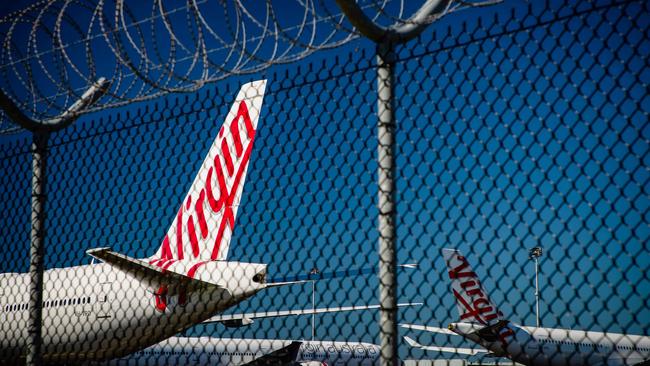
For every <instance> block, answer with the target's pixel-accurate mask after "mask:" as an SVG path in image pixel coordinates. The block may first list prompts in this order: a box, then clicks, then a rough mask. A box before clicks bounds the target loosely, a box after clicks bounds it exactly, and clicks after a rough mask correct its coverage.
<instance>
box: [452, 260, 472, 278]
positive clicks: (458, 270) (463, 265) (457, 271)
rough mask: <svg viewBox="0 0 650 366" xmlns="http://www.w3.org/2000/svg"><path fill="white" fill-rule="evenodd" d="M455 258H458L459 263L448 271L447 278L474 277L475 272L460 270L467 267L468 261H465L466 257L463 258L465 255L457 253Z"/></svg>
mask: <svg viewBox="0 0 650 366" xmlns="http://www.w3.org/2000/svg"><path fill="white" fill-rule="evenodd" d="M456 259H458V260H459V261H460V262H461V263H460V265H458V266H457V267H456V268H454V269H452V270H451V271H449V278H451V279H452V280H454V279H457V278H461V277H476V273H474V272H473V271H469V272H461V271H462V270H463V269H465V268H467V267H469V263H468V262H467V259H465V257H463V256H460V255H457V256H456Z"/></svg>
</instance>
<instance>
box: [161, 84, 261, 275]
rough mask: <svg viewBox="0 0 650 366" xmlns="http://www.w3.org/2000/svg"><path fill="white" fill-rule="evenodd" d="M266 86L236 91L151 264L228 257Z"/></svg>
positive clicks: (247, 85) (242, 88)
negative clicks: (233, 100)
mask: <svg viewBox="0 0 650 366" xmlns="http://www.w3.org/2000/svg"><path fill="white" fill-rule="evenodd" d="M265 88H266V80H258V81H254V82H250V83H247V84H244V85H243V86H242V87H241V89H240V90H239V93H238V94H237V97H236V98H235V102H234V103H233V105H232V106H231V107H230V111H229V112H228V115H227V117H226V120H225V122H224V123H223V125H222V126H221V128H220V129H219V133H218V134H217V137H216V138H215V139H214V141H213V142H212V146H211V147H210V150H209V151H208V154H207V156H206V157H205V160H204V161H203V164H201V168H200V169H199V172H198V174H197V175H196V177H195V178H194V181H193V183H192V185H191V187H190V189H189V191H188V193H187V196H185V199H184V200H183V201H182V203H181V206H180V208H179V209H178V212H177V214H176V217H175V218H174V220H173V222H172V224H171V226H170V227H169V230H168V231H167V234H166V235H165V237H164V239H163V241H162V244H161V245H160V248H159V249H158V251H157V252H156V254H155V255H154V256H153V257H150V258H149V261H150V262H151V263H153V264H156V265H163V264H164V263H165V262H167V263H169V262H172V261H176V260H183V259H191V260H196V261H210V260H225V259H226V258H227V256H228V248H229V246H230V239H231V237H232V233H233V229H234V227H235V219H236V217H237V209H238V208H239V204H240V199H241V195H242V191H243V187H244V180H245V179H246V172H247V170H248V163H249V162H250V156H251V150H252V148H253V142H254V140H255V132H256V131H257V121H258V119H259V115H260V109H261V108H262V100H263V98H264V90H265ZM207 132H208V131H206V133H207ZM154 262H155V263H154Z"/></svg>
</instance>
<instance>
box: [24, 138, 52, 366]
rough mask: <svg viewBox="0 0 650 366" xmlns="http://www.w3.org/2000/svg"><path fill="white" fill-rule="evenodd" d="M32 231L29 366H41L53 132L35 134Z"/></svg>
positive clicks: (33, 144) (33, 145) (33, 147)
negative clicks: (49, 156) (49, 158)
mask: <svg viewBox="0 0 650 366" xmlns="http://www.w3.org/2000/svg"><path fill="white" fill-rule="evenodd" d="M32 137H33V140H32V154H33V160H32V230H31V234H30V236H31V244H30V250H29V257H30V263H29V279H30V281H29V319H30V320H31V321H30V322H29V325H28V337H29V339H28V345H27V347H28V349H27V365H40V364H41V363H42V359H41V342H42V341H41V325H42V307H41V304H42V303H43V261H44V258H43V254H44V243H45V219H46V215H45V203H46V197H47V196H46V194H47V193H46V190H47V165H46V164H47V141H48V137H49V133H47V132H44V133H34V134H33V135H32Z"/></svg>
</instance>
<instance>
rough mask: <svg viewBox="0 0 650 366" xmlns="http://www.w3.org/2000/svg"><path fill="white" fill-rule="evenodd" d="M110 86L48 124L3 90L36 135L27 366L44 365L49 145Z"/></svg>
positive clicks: (5, 103) (3, 100)
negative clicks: (52, 136) (52, 135)
mask: <svg viewBox="0 0 650 366" xmlns="http://www.w3.org/2000/svg"><path fill="white" fill-rule="evenodd" d="M109 86H110V83H109V82H108V80H106V79H105V78H99V79H98V80H97V81H96V82H95V83H94V84H93V85H91V86H90V88H88V90H86V92H84V93H83V94H82V95H81V98H79V100H77V101H76V102H75V103H73V104H72V105H71V106H70V107H69V108H68V109H67V110H65V111H64V112H63V113H62V114H61V115H60V116H58V117H56V118H51V119H48V120H33V119H31V118H29V117H27V116H26V115H25V114H23V112H22V111H21V110H20V108H18V106H17V105H16V104H15V103H14V102H13V100H11V99H10V98H9V97H8V96H7V95H6V94H5V93H4V92H3V91H2V90H0V108H2V110H3V111H4V112H5V114H6V115H7V117H9V118H10V119H11V120H12V121H13V122H14V123H16V124H18V125H19V126H21V127H22V128H24V129H26V130H29V131H31V132H32V153H33V161H32V174H33V175H32V230H31V233H30V236H31V240H30V250H29V320H28V324H27V334H28V335H27V338H28V339H27V341H28V342H27V355H26V364H27V365H40V364H42V361H43V360H42V357H41V356H42V353H41V344H42V337H41V328H42V323H43V312H42V305H43V269H44V265H43V261H44V257H45V235H46V230H45V219H46V214H45V202H46V189H47V169H46V167H47V141H48V138H49V136H50V133H51V132H54V131H58V130H61V129H63V128H65V127H67V126H69V125H70V124H71V123H72V122H74V121H75V120H76V119H77V118H78V117H79V115H80V113H81V112H82V111H83V110H84V109H86V108H87V107H89V106H90V105H92V104H93V103H95V102H96V101H97V100H98V99H99V98H100V97H101V96H102V95H104V94H105V93H106V92H107V91H108V88H109Z"/></svg>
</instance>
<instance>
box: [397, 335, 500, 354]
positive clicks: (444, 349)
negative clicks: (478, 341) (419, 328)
mask: <svg viewBox="0 0 650 366" xmlns="http://www.w3.org/2000/svg"><path fill="white" fill-rule="evenodd" d="M404 340H405V341H406V343H408V344H409V346H411V347H413V348H419V349H422V350H425V351H438V352H448V353H456V354H460V355H470V356H474V355H477V354H479V353H487V352H488V351H487V350H485V349H481V348H457V347H438V346H423V345H421V344H420V343H418V342H416V341H415V340H413V339H411V338H409V337H406V336H405V337H404Z"/></svg>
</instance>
